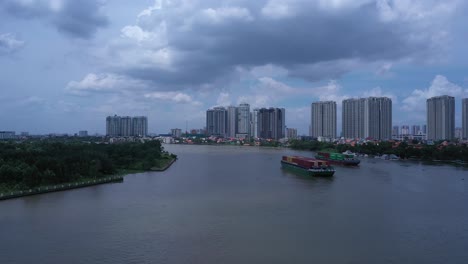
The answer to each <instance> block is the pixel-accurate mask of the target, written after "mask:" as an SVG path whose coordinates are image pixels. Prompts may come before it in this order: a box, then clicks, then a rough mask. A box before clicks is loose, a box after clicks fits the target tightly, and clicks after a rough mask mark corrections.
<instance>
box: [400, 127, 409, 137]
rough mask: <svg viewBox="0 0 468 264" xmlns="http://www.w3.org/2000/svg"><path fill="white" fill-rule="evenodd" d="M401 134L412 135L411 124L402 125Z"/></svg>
mask: <svg viewBox="0 0 468 264" xmlns="http://www.w3.org/2000/svg"><path fill="white" fill-rule="evenodd" d="M401 135H402V136H409V135H410V127H409V126H401Z"/></svg>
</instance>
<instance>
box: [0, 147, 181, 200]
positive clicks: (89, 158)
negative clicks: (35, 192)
mask: <svg viewBox="0 0 468 264" xmlns="http://www.w3.org/2000/svg"><path fill="white" fill-rule="evenodd" d="M174 159H176V155H173V154H168V153H166V152H164V151H163V147H162V146H161V142H159V141H158V140H155V141H148V142H145V143H140V142H138V143H135V142H131V143H120V144H96V143H84V142H77V141H72V142H53V141H52V142H51V141H25V142H21V143H17V142H0V192H2V191H18V190H27V189H31V188H36V187H40V186H48V185H56V184H63V183H73V182H79V181H83V180H92V179H102V178H105V177H109V176H111V175H122V174H127V173H130V172H141V171H149V170H158V169H161V168H164V167H166V166H167V165H168V164H170V163H171V162H172V161H173V160H174Z"/></svg>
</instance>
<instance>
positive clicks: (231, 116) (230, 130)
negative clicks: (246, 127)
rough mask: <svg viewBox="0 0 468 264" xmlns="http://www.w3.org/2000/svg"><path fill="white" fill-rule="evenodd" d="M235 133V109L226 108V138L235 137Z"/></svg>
mask: <svg viewBox="0 0 468 264" xmlns="http://www.w3.org/2000/svg"><path fill="white" fill-rule="evenodd" d="M236 132H237V107H235V106H228V108H227V132H226V136H227V137H231V138H233V137H236Z"/></svg>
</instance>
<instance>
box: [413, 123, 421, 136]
mask: <svg viewBox="0 0 468 264" xmlns="http://www.w3.org/2000/svg"><path fill="white" fill-rule="evenodd" d="M420 132H421V126H419V125H413V126H412V127H411V134H413V135H418V134H420Z"/></svg>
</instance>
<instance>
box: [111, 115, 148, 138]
mask: <svg viewBox="0 0 468 264" xmlns="http://www.w3.org/2000/svg"><path fill="white" fill-rule="evenodd" d="M106 135H107V136H110V137H131V136H133V137H146V136H147V135H148V119H147V117H146V116H136V117H130V116H123V117H121V116H117V115H114V116H108V117H107V118H106Z"/></svg>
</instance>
